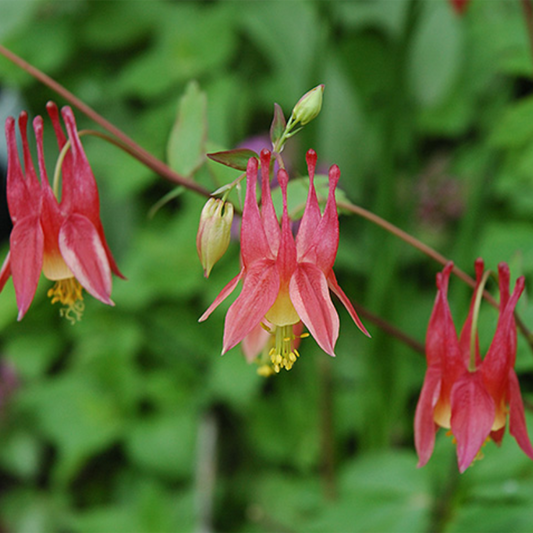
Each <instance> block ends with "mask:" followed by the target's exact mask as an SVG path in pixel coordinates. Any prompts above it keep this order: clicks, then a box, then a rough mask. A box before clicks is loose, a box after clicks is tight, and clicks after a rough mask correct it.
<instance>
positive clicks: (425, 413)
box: [415, 365, 441, 468]
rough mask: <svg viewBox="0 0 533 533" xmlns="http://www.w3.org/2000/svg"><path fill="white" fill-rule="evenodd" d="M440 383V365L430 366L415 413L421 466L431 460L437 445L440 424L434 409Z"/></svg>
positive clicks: (417, 449) (416, 436)
mask: <svg viewBox="0 0 533 533" xmlns="http://www.w3.org/2000/svg"><path fill="white" fill-rule="evenodd" d="M440 385H441V371H440V366H439V365H432V366H430V367H428V369H427V370H426V376H425V377H424V385H423V386H422V391H421V392H420V398H419V399H418V404H417V406H416V413H415V447H416V453H417V454H418V465H417V466H418V467H419V468H420V467H422V466H424V465H425V464H426V463H427V462H428V461H429V458H430V457H431V454H432V453H433V447H434V446H435V433H436V431H437V428H438V426H437V425H436V424H435V421H434V419H433V411H434V409H435V405H436V404H437V401H438V399H439V394H440Z"/></svg>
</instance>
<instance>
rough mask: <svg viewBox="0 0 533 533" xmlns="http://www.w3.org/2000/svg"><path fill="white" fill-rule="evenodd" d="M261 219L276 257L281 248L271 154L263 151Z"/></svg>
mask: <svg viewBox="0 0 533 533" xmlns="http://www.w3.org/2000/svg"><path fill="white" fill-rule="evenodd" d="M260 157H261V218H262V220H263V226H264V228H265V233H266V237H267V240H268V243H269V245H270V251H271V252H272V255H273V256H276V255H277V253H278V248H279V240H280V230H279V223H278V217H277V216H276V210H275V209H274V204H273V203H272V195H271V193H270V152H269V151H268V150H266V149H265V150H262V151H261V156H260Z"/></svg>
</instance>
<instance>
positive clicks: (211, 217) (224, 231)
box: [196, 198, 233, 278]
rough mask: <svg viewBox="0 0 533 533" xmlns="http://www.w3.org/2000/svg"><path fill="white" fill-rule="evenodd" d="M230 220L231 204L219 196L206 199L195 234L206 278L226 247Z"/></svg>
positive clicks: (228, 238)
mask: <svg viewBox="0 0 533 533" xmlns="http://www.w3.org/2000/svg"><path fill="white" fill-rule="evenodd" d="M232 221H233V204H231V203H229V202H224V201H222V200H221V199H219V198H209V200H207V203H206V204H205V205H204V208H203V209H202V214H201V215H200V225H199V227H198V234H197V236H196V249H197V250H198V257H199V258H200V262H201V263H202V267H203V269H204V275H205V277H206V278H208V277H209V273H210V272H211V269H212V268H213V266H214V265H215V263H216V262H217V261H218V260H219V259H220V258H221V257H222V256H223V255H224V254H225V253H226V250H227V249H228V245H229V241H230V233H231V223H232Z"/></svg>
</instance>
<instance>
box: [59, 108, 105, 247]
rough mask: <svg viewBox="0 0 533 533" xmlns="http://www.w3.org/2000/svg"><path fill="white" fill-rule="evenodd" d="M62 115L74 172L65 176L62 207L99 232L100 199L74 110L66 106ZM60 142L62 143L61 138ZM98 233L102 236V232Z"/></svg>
mask: <svg viewBox="0 0 533 533" xmlns="http://www.w3.org/2000/svg"><path fill="white" fill-rule="evenodd" d="M49 112H50V110H49ZM61 114H62V116H63V120H64V121H65V126H66V128H67V133H68V138H69V141H70V144H71V148H70V153H71V155H72V158H71V159H69V162H70V161H71V169H72V172H68V171H67V172H66V173H64V174H63V187H62V198H61V205H62V207H64V209H65V210H66V211H67V212H71V213H72V212H77V213H80V214H82V215H84V216H85V217H87V218H88V219H89V220H90V221H91V223H92V224H93V226H94V227H95V228H96V229H97V230H98V229H99V227H98V226H99V224H100V199H99V196H98V187H97V186H96V180H95V179H94V174H93V171H92V170H91V166H90V165H89V161H88V159H87V156H86V155H85V151H84V150H83V146H82V144H81V141H80V137H79V135H78V130H77V129H76V119H75V118H74V113H73V112H72V109H71V108H70V107H68V106H65V107H63V108H62V110H61ZM56 134H57V133H56ZM58 142H61V140H60V139H59V138H58ZM98 233H99V234H100V231H98ZM100 239H101V235H100Z"/></svg>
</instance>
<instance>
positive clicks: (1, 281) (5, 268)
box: [0, 253, 11, 292]
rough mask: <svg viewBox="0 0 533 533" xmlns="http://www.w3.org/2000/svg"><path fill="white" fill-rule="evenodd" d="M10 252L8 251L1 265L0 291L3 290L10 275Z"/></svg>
mask: <svg viewBox="0 0 533 533" xmlns="http://www.w3.org/2000/svg"><path fill="white" fill-rule="evenodd" d="M10 256H11V254H10V253H8V254H7V256H6V258H5V260H4V264H3V265H2V270H0V292H2V291H3V290H4V287H5V284H6V282H7V280H8V279H9V278H10V277H11V258H10Z"/></svg>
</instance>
